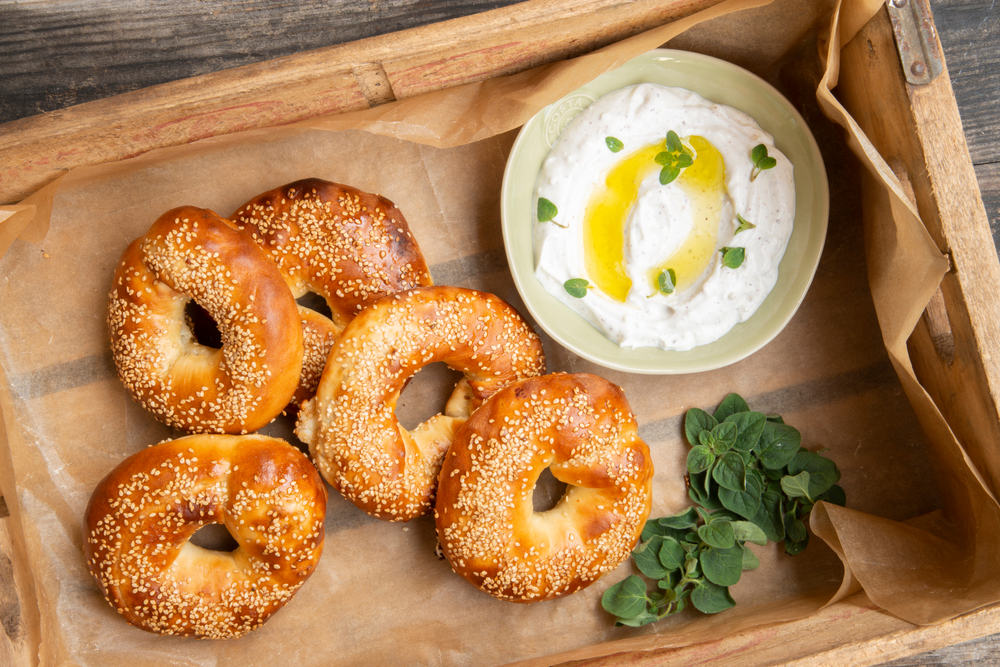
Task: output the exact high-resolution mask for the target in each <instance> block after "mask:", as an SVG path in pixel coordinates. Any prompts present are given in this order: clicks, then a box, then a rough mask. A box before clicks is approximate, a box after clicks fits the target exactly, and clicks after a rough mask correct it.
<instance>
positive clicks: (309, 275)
mask: <svg viewBox="0 0 1000 667" xmlns="http://www.w3.org/2000/svg"><path fill="white" fill-rule="evenodd" d="M231 218H232V219H233V221H234V222H235V223H236V224H237V225H239V226H240V227H241V228H242V229H244V230H246V231H247V232H249V233H250V234H251V235H252V236H253V238H254V240H255V241H256V242H257V243H258V244H260V246H261V247H263V248H264V249H265V250H267V251H268V253H269V254H270V255H271V257H272V258H273V259H274V261H275V262H276V263H277V264H278V268H279V269H280V270H281V273H282V275H283V276H284V277H285V280H286V281H287V282H288V286H289V287H290V288H291V289H292V293H293V294H294V295H295V298H299V297H301V296H303V295H305V294H306V293H307V292H313V293H315V294H318V295H320V296H322V297H323V298H324V299H325V300H326V303H327V305H328V306H329V307H330V311H331V314H332V321H331V320H330V319H328V318H326V317H324V316H323V315H320V314H319V313H317V312H315V311H312V310H309V309H308V308H304V307H300V311H301V316H302V327H303V334H304V336H305V358H304V361H303V364H302V378H301V382H300V388H299V391H298V392H297V394H296V402H300V401H302V400H305V399H306V398H308V397H310V396H312V395H313V394H314V393H315V391H316V386H317V385H318V384H319V378H320V375H321V374H322V373H323V367H324V366H325V365H326V358H327V356H328V355H329V353H330V349H331V348H332V347H333V341H334V340H336V338H337V335H338V334H339V333H340V331H341V330H342V329H343V328H344V326H346V325H347V323H348V322H350V321H351V319H352V318H353V317H354V316H355V315H356V314H357V313H358V312H360V311H361V309H362V308H364V307H365V306H367V305H369V304H372V303H375V302H376V301H378V300H379V299H381V298H382V297H383V296H385V295H387V294H392V293H393V292H399V291H401V290H404V289H409V288H411V287H419V286H421V285H431V284H432V281H431V276H430V273H429V272H428V271H427V264H426V262H425V261H424V257H423V255H422V254H421V252H420V248H419V247H418V246H417V241H416V239H414V238H413V235H412V234H411V233H410V228H409V226H408V225H407V223H406V219H405V218H403V214H402V213H401V212H400V210H399V209H398V208H396V206H395V204H393V203H392V202H391V201H389V200H388V199H386V198H384V197H381V196H379V195H374V194H369V193H366V192H362V191H360V190H358V189H357V188H352V187H350V186H347V185H340V184H339V183H331V182H330V181H323V180H320V179H318V178H309V179H305V180H301V181H296V182H294V183H289V184H288V185H284V186H282V187H280V188H275V189H274V190H270V191H268V192H265V193H263V194H260V195H258V196H256V197H254V198H253V199H251V200H250V201H248V202H247V203H246V204H244V205H243V206H241V207H240V208H239V209H238V210H237V211H236V212H235V213H233V215H232V216H231Z"/></svg>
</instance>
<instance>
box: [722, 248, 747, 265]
mask: <svg viewBox="0 0 1000 667" xmlns="http://www.w3.org/2000/svg"><path fill="white" fill-rule="evenodd" d="M719 252H721V253H722V265H723V266H726V267H728V268H730V269H738V268H740V267H741V266H743V260H745V259H746V258H747V251H746V248H730V247H724V248H719Z"/></svg>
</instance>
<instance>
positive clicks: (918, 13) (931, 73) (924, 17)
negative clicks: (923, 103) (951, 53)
mask: <svg viewBox="0 0 1000 667" xmlns="http://www.w3.org/2000/svg"><path fill="white" fill-rule="evenodd" d="M885 4H886V8H887V9H888V10H889V20H890V21H892V31H893V33H894V34H895V35H896V48H897V49H898V50H899V59H900V61H901V62H902V63H903V73H904V74H905V75H906V80H907V81H908V82H909V83H912V84H914V85H920V84H925V83H930V82H931V81H933V80H934V78H935V77H936V76H937V75H938V74H940V73H941V72H942V71H943V70H944V57H943V56H942V54H941V43H940V42H939V41H938V37H937V31H936V30H935V28H934V19H933V18H932V17H931V8H930V5H929V3H928V0H888V1H887V2H886V3H885Z"/></svg>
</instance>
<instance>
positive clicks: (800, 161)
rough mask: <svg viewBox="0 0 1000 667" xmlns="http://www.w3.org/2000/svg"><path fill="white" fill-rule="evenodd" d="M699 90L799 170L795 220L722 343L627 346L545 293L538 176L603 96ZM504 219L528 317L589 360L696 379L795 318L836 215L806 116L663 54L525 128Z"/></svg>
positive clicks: (712, 66)
mask: <svg viewBox="0 0 1000 667" xmlns="http://www.w3.org/2000/svg"><path fill="white" fill-rule="evenodd" d="M644 82H648V83H656V84H660V85H664V86H678V87H681V88H687V89H688V90H693V91H695V92H696V93H698V94H699V95H701V96H702V97H704V98H706V99H708V100H711V101H713V102H719V103H722V104H727V105H729V106H731V107H734V108H736V109H739V110H740V111H743V112H744V113H747V114H749V115H750V116H751V117H752V118H754V119H755V120H756V121H757V123H758V124H760V126H761V127H762V128H764V130H766V131H767V132H769V133H770V134H771V135H772V136H773V137H774V141H775V145H776V146H777V148H778V150H780V151H781V152H782V153H784V154H785V155H786V156H787V157H788V158H789V159H790V160H791V162H792V164H793V166H794V174H795V200H796V201H795V222H794V227H793V230H792V235H791V238H790V239H789V241H788V246H787V248H786V250H785V254H784V256H783V257H782V259H781V263H780V264H779V269H778V282H777V284H776V285H775V287H774V289H773V290H772V291H771V293H770V294H769V295H768V296H767V298H766V299H765V300H764V302H763V303H762V304H761V306H760V308H759V309H758V310H757V312H756V313H754V314H753V316H752V317H750V319H748V320H747V321H746V322H742V323H740V324H737V325H736V326H735V327H733V329H732V330H731V331H730V332H729V333H727V334H726V335H725V336H723V337H722V338H720V339H719V340H717V341H715V342H713V343H708V344H706V345H701V346H699V347H696V348H694V349H692V350H688V351H686V352H678V351H673V350H661V349H659V348H653V347H637V348H628V347H621V346H619V345H618V344H617V343H615V342H613V341H611V340H609V339H608V338H606V337H605V336H604V334H602V333H601V332H600V331H598V330H597V329H596V328H595V327H593V326H592V325H591V324H590V323H589V322H587V321H586V320H585V319H583V318H582V317H581V316H580V315H578V314H577V313H576V312H574V311H573V310H571V309H570V308H569V307H567V306H566V305H564V304H563V303H562V302H560V301H559V300H558V299H556V298H555V297H553V296H552V295H550V294H549V293H548V292H546V291H545V290H544V289H543V288H542V286H541V284H540V283H539V282H538V281H537V280H536V279H535V276H534V270H535V260H534V248H533V234H532V224H533V211H532V205H533V201H534V190H535V180H536V178H537V176H538V172H539V171H540V170H541V167H542V162H543V161H544V159H545V157H546V155H548V152H549V150H550V149H551V148H552V146H553V145H554V144H555V141H556V138H557V137H558V136H559V133H560V132H561V131H562V130H563V129H564V128H565V127H566V126H567V125H568V124H569V123H570V121H571V120H572V119H573V118H575V117H576V115H577V114H579V113H580V112H581V111H582V110H583V109H585V108H586V107H587V106H589V105H590V104H591V103H593V102H594V101H595V100H597V99H598V98H599V97H601V96H603V95H606V94H607V93H610V92H612V91H615V90H618V89H619V88H624V87H625V86H630V85H633V84H637V83H644ZM500 206H501V219H502V227H503V237H504V245H505V247H506V250H507V261H508V263H509V264H510V269H511V273H512V274H513V276H514V283H515V284H516V286H517V289H518V291H519V292H520V294H521V298H523V299H524V303H525V305H526V306H527V308H528V311H529V312H530V313H531V315H532V316H533V317H534V319H535V321H536V322H537V323H538V325H539V326H540V327H542V329H544V330H545V331H546V332H547V333H548V334H549V335H550V336H552V338H553V339H555V340H556V341H557V342H559V343H560V344H562V345H563V346H565V347H566V348H568V349H569V350H571V351H573V352H575V353H576V354H578V355H580V356H581V357H583V358H585V359H589V360H590V361H593V362H594V363H597V364H600V365H601V366H605V367H607V368H612V369H615V370H621V371H627V372H632V373H648V374H675V373H697V372H700V371H707V370H711V369H714V368H721V367H723V366H727V365H729V364H732V363H735V362H737V361H739V360H740V359H743V358H745V357H747V356H749V355H750V354H753V353H754V352H756V351H757V350H759V349H760V348H761V347H763V346H764V345H766V344H767V343H768V342H770V341H771V340H772V339H773V338H774V337H775V336H777V335H778V333H779V332H780V331H781V330H782V329H783V328H784V326H785V325H786V324H787V323H788V321H789V320H790V319H791V318H792V315H794V314H795V311H796V310H797V309H798V307H799V304H801V303H802V299H803V298H804V297H805V294H806V291H807V290H808V289H809V285H810V284H811V283H812V279H813V276H814V275H815V273H816V267H817V265H818V264H819V258H820V255H821V254H822V252H823V244H824V242H825V240H826V227H827V218H828V215H829V209H830V194H829V186H828V184H827V180H826V169H825V168H824V166H823V158H822V156H821V155H820V152H819V147H818V146H817V145H816V140H815V139H814V138H813V136H812V133H811V132H810V131H809V128H808V127H807V126H806V123H805V121H804V120H803V119H802V116H800V115H799V113H798V112H797V111H796V110H795V108H794V107H793V106H792V105H791V103H789V102H788V100H786V99H785V98H784V97H783V96H782V95H781V93H779V92H778V91H777V90H775V89H774V88H773V87H772V86H771V85H769V84H768V83H766V82H765V81H763V80H762V79H760V78H759V77H757V76H756V75H754V74H751V73H750V72H748V71H746V70H744V69H742V68H740V67H737V66H736V65H733V64H731V63H728V62H725V61H723V60H718V59H716V58H711V57H708V56H703V55H699V54H696V53H689V52H686V51H673V50H668V49H657V50H655V51H650V52H649V53H646V54H644V55H642V56H639V57H638V58H635V59H633V60H630V61H629V62H627V63H626V64H625V65H623V66H622V67H620V68H618V69H616V70H613V71H611V72H607V73H605V74H602V75H601V76H599V77H597V78H596V79H594V80H593V81H591V82H590V83H588V84H587V85H585V86H583V87H582V88H580V89H578V90H576V91H574V92H572V93H570V94H569V95H567V96H566V97H564V98H563V99H561V100H559V101H558V102H556V103H554V104H551V105H549V106H547V107H545V108H544V109H542V110H541V111H540V112H539V113H537V114H536V115H535V116H534V117H533V118H532V119H531V120H530V121H528V122H527V123H526V124H525V126H524V127H523V128H522V129H521V132H520V134H519V135H518V137H517V140H516V141H515V142H514V147H513V149H512V150H511V154H510V157H509V158H508V160H507V167H506V169H505V171H504V178H503V186H502V192H501V204H500Z"/></svg>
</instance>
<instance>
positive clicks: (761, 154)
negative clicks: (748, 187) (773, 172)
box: [750, 144, 778, 183]
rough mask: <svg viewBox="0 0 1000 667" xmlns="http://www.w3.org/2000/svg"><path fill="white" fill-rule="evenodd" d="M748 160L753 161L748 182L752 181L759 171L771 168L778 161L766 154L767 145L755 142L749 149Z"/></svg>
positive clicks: (758, 174)
mask: <svg viewBox="0 0 1000 667" xmlns="http://www.w3.org/2000/svg"><path fill="white" fill-rule="evenodd" d="M750 161H751V162H753V169H751V170H750V182H751V183H752V182H753V181H754V180H755V179H756V178H757V177H758V176H760V172H762V171H764V170H765V169H772V168H773V167H774V166H775V165H776V164H778V161H777V160H775V159H774V158H773V157H771V156H770V155H768V154H767V146H765V145H764V144H757V145H756V146H754V147H753V149H752V150H751V151H750Z"/></svg>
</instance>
